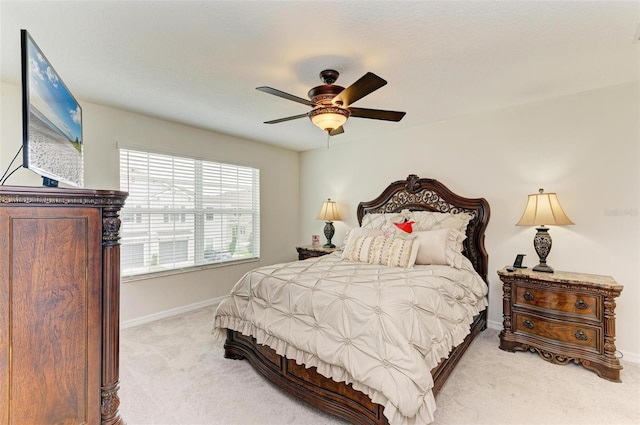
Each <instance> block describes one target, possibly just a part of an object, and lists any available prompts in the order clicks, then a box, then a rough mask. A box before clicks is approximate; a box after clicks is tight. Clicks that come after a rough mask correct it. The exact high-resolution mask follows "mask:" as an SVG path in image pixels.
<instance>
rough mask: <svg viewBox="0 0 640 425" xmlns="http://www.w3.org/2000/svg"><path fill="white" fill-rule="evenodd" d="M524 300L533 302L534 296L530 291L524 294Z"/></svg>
mask: <svg viewBox="0 0 640 425" xmlns="http://www.w3.org/2000/svg"><path fill="white" fill-rule="evenodd" d="M524 299H525V300H527V301H533V294H532V293H531V292H529V291H525V292H524ZM578 308H579V307H578Z"/></svg>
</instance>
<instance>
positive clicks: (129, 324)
mask: <svg viewBox="0 0 640 425" xmlns="http://www.w3.org/2000/svg"><path fill="white" fill-rule="evenodd" d="M223 299H224V297H219V298H211V299H209V300H205V301H200V302H197V303H194V304H189V305H185V306H181V307H176V308H172V309H170V310H165V311H160V312H158V313H153V314H149V315H147V316H142V317H138V318H137V319H131V320H125V321H124V322H120V329H127V328H133V327H134V326H140V325H144V324H145V323H150V322H155V321H156V320H161V319H166V318H167V317H171V316H176V315H178V314H182V313H188V312H190V311H194V310H199V309H201V308H205V307H210V306H214V305H217V304H220V301H222V300H223Z"/></svg>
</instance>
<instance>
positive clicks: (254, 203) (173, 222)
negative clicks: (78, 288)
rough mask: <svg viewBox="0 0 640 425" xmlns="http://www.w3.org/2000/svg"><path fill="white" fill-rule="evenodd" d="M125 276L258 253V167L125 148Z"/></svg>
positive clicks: (122, 153)
mask: <svg viewBox="0 0 640 425" xmlns="http://www.w3.org/2000/svg"><path fill="white" fill-rule="evenodd" d="M120 189H121V190H123V191H126V192H129V197H128V198H127V200H126V202H125V206H124V208H123V209H122V211H121V218H122V228H121V236H122V239H121V259H122V260H121V269H122V270H121V272H122V276H123V277H127V276H134V275H141V274H147V273H156V272H166V271H171V270H176V269H184V268H189V267H197V266H204V265H209V264H218V263H227V262H234V261H241V260H248V259H256V258H259V257H260V171H259V170H258V169H255V168H251V167H244V166H238V165H231V164H223V163H217V162H211V161H203V160H199V159H193V158H185V157H177V156H171V155H165V154H158V153H151V152H142V151H136V150H130V149H120Z"/></svg>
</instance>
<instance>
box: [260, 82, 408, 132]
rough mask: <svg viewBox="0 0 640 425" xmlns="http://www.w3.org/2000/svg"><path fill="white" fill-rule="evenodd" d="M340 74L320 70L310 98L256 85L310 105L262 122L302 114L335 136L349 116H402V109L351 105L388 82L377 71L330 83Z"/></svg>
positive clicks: (262, 90) (266, 91)
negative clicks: (303, 110) (296, 112)
mask: <svg viewBox="0 0 640 425" xmlns="http://www.w3.org/2000/svg"><path fill="white" fill-rule="evenodd" d="M339 75H340V74H339V73H338V71H335V70H333V69H325V70H324V71H322V72H321V73H320V79H321V80H322V82H323V83H324V84H323V85H320V86H316V87H314V88H312V89H311V90H309V93H307V96H309V99H310V100H307V99H304V98H302V97H298V96H294V95H292V94H289V93H285V92H283V91H280V90H277V89H274V88H272V87H265V86H263V87H256V90H260V91H261V92H265V93H269V94H272V95H274V96H278V97H282V98H283V99H288V100H293V101H294V102H298V103H302V104H303V105H307V106H311V107H312V109H311V110H310V111H309V112H307V113H305V114H300V115H293V116H291V117H286V118H279V119H276V120H271V121H265V124H277V123H281V122H285V121H291V120H295V119H298V118H302V117H309V118H310V119H311V122H313V123H314V124H315V125H317V126H318V127H320V128H321V129H322V130H324V131H326V132H327V133H328V134H329V135H330V136H335V135H338V134H341V133H344V128H343V127H342V126H343V124H344V123H345V122H347V119H348V118H349V117H354V118H369V119H374V120H385V121H400V120H401V119H402V117H404V115H405V112H397V111H384V110H380V109H366V108H353V107H351V105H352V104H353V103H355V102H356V101H357V100H359V99H362V98H363V97H365V96H366V95H368V94H370V93H372V92H374V91H376V90H378V89H379V88H380V87H382V86H384V85H385V84H387V82H386V81H385V80H383V79H382V78H380V77H378V76H377V75H376V74H374V73H372V72H367V73H366V74H365V75H364V76H362V77H361V78H360V79H359V80H358V81H356V82H355V83H353V84H351V85H350V86H349V87H347V88H346V89H345V88H344V87H341V86H338V85H335V84H333V83H334V82H335V81H336V80H337V79H338V76H339Z"/></svg>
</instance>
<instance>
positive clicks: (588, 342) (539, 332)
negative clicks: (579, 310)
mask: <svg viewBox="0 0 640 425" xmlns="http://www.w3.org/2000/svg"><path fill="white" fill-rule="evenodd" d="M513 321H514V323H513V328H514V332H520V333H525V334H530V335H535V336H539V337H542V338H546V339H548V340H552V341H558V342H560V343H562V344H563V345H566V344H571V345H575V346H579V347H580V348H581V349H587V350H589V351H592V352H594V353H600V352H601V349H600V348H601V347H600V345H601V344H600V340H601V338H600V328H598V327H596V326H588V325H584V324H575V323H570V322H565V321H560V320H553V319H547V318H543V317H538V316H535V315H532V314H524V313H520V312H515V313H514V315H513Z"/></svg>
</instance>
